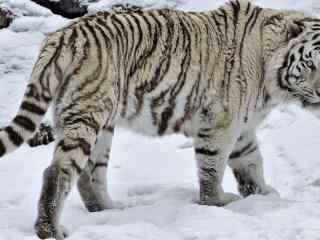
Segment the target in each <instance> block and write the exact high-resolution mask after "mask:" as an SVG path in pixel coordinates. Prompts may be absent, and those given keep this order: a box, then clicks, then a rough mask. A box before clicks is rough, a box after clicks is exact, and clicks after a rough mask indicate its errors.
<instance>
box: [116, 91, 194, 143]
mask: <svg viewBox="0 0 320 240" xmlns="http://www.w3.org/2000/svg"><path fill="white" fill-rule="evenodd" d="M155 100H156V98H155V97H152V96H145V97H143V101H142V104H141V103H138V102H137V99H136V98H135V97H133V98H131V99H130V100H129V101H128V103H127V104H128V105H127V110H126V113H125V115H124V116H120V117H119V120H118V121H117V123H116V125H118V126H120V127H124V128H126V129H129V130H131V131H134V132H136V133H139V134H143V135H146V136H153V137H155V136H163V135H168V134H174V133H181V134H184V135H186V136H193V135H195V134H197V131H198V128H199V124H198V123H199V118H198V113H197V111H195V112H192V113H191V112H190V110H189V109H188V106H187V98H186V97H184V96H179V97H177V98H176V99H175V100H174V101H171V102H170V101H168V100H164V101H161V103H159V102H156V101H155ZM138 104H141V105H140V106H137V105H138Z"/></svg>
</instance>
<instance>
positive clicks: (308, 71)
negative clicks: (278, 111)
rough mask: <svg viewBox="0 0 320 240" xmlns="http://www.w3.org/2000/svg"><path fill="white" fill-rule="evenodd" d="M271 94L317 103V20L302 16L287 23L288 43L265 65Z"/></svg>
mask: <svg viewBox="0 0 320 240" xmlns="http://www.w3.org/2000/svg"><path fill="white" fill-rule="evenodd" d="M266 79H267V81H268V80H269V81H270V82H272V83H271V84H270V85H271V88H269V92H270V95H271V96H272V95H274V96H276V98H281V100H287V101H290V100H300V101H301V102H302V103H303V104H316V103H320V19H319V20H318V19H311V18H305V19H302V20H299V21H292V22H291V23H290V25H289V26H288V44H286V45H285V46H283V47H281V48H279V49H278V50H276V51H275V53H274V54H273V55H272V57H271V59H270V61H269V62H268V63H267V66H266Z"/></svg>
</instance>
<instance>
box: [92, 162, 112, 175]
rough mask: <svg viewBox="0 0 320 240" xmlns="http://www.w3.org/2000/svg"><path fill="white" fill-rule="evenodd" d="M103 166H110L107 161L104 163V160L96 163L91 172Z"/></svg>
mask: <svg viewBox="0 0 320 240" xmlns="http://www.w3.org/2000/svg"><path fill="white" fill-rule="evenodd" d="M102 167H104V168H107V167H108V164H107V163H102V162H100V163H96V164H95V165H94V168H93V169H92V171H91V173H94V171H95V170H96V169H97V168H102Z"/></svg>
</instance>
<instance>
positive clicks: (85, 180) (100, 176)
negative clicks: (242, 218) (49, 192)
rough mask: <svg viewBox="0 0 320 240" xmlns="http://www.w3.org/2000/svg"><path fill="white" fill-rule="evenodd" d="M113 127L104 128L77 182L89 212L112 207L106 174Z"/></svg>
mask: <svg viewBox="0 0 320 240" xmlns="http://www.w3.org/2000/svg"><path fill="white" fill-rule="evenodd" d="M113 131H114V129H113V127H108V126H105V127H104V128H103V129H102V131H101V135H100V136H99V138H98V141H97V143H96V145H95V147H94V149H93V150H92V152H91V155H90V159H89V161H88V164H87V166H86V168H85V169H84V171H83V172H82V174H81V176H80V178H79V180H78V189H79V192H80V195H81V198H82V200H83V202H84V204H85V206H86V208H87V209H88V211H89V212H97V211H102V210H104V209H110V208H112V207H113V205H112V201H111V198H110V197H109V194H108V191H107V181H106V173H107V167H108V162H109V156H110V148H111V142H112V138H113Z"/></svg>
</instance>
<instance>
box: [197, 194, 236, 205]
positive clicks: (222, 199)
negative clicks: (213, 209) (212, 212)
mask: <svg viewBox="0 0 320 240" xmlns="http://www.w3.org/2000/svg"><path fill="white" fill-rule="evenodd" d="M239 199H241V197H240V196H238V195H236V194H233V193H222V194H220V195H219V196H218V197H215V198H212V197H208V196H204V197H201V199H200V204H201V205H208V206H218V207H222V206H225V205H227V204H229V203H231V202H234V201H237V200H239Z"/></svg>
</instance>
